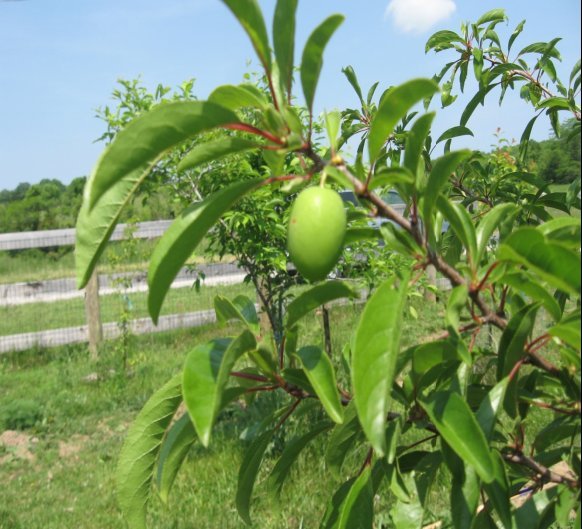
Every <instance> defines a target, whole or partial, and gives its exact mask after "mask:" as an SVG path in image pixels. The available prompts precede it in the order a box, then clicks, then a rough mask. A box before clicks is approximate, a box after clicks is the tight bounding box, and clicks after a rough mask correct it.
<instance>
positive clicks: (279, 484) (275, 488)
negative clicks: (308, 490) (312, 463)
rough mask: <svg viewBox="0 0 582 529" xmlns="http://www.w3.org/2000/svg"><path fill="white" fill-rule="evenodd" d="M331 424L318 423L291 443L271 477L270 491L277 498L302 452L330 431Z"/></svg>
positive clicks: (288, 444) (286, 447) (325, 422)
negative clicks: (322, 434) (317, 438)
mask: <svg viewBox="0 0 582 529" xmlns="http://www.w3.org/2000/svg"><path fill="white" fill-rule="evenodd" d="M330 428H331V424H330V423H329V422H327V421H322V422H319V423H317V424H316V425H315V426H314V427H313V428H312V429H311V430H310V431H309V432H308V433H306V434H304V435H302V436H301V437H297V438H295V439H293V440H292V441H289V443H287V445H286V446H285V449H284V450H283V453H282V454H281V457H280V458H279V460H278V461H277V464H276V465H275V466H274V468H273V470H272V471H271V475H270V476H269V491H270V492H271V493H272V494H273V495H274V496H275V497H276V498H279V496H280V494H281V489H282V488H283V484H284V483H285V479H286V478H287V476H288V475H289V471H290V470H291V466H292V465H293V463H295V461H296V460H297V458H298V457H299V454H301V451H302V450H303V449H304V448H305V447H306V446H307V445H308V444H309V443H310V442H311V441H313V439H315V438H316V437H317V436H318V435H319V434H321V433H323V432H325V431H327V430H329V429H330Z"/></svg>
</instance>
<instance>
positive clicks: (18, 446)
mask: <svg viewBox="0 0 582 529" xmlns="http://www.w3.org/2000/svg"><path fill="white" fill-rule="evenodd" d="M36 441H37V439H36V438H35V437H33V436H32V435H29V434H27V433H24V432H18V431H16V430H6V431H5V432H3V433H2V434H0V447H2V448H4V449H6V451H7V452H8V453H7V454H5V455H3V456H1V457H0V465H1V464H3V463H6V462H8V461H10V460H12V459H14V458H16V459H24V460H26V461H29V462H31V463H33V462H34V461H35V460H36V456H35V455H34V454H33V453H32V452H31V450H30V449H31V447H32V445H33V444H34V443H35V442H36Z"/></svg>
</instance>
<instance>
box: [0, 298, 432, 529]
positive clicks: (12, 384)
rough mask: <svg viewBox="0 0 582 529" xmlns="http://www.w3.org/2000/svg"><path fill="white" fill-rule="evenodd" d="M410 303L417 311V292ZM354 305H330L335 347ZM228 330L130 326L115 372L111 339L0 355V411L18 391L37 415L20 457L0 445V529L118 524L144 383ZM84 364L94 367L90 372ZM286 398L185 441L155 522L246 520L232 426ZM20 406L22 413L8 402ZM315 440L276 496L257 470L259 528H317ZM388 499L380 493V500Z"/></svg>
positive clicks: (236, 432) (165, 528) (175, 526)
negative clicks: (124, 448)
mask: <svg viewBox="0 0 582 529" xmlns="http://www.w3.org/2000/svg"><path fill="white" fill-rule="evenodd" d="M417 308H418V310H421V303H418V305H417ZM360 310H361V307H360V306H357V305H353V306H352V305H349V306H344V307H336V308H334V309H332V311H331V321H332V341H333V349H334V352H335V354H339V352H340V351H341V350H342V348H343V346H344V344H345V343H346V341H347V340H348V339H349V335H350V333H351V332H352V330H353V327H354V324H355V321H356V319H357V317H358V314H359V312H360ZM434 310H435V311H434V312H427V310H426V309H424V313H423V315H422V317H421V318H420V319H419V320H413V319H408V320H407V321H406V326H405V330H404V338H403V339H404V342H405V345H406V344H410V343H412V342H413V341H414V340H415V339H417V338H418V337H420V336H425V335H427V334H430V333H431V332H434V331H435V330H436V328H437V324H438V321H439V320H440V319H441V318H437V313H436V311H437V310H439V309H438V308H435V309H434ZM234 330H235V329H234V328H229V327H227V328H219V327H218V326H217V325H209V326H206V327H202V328H198V329H192V330H188V331H183V332H175V333H167V334H160V335H155V336H147V337H135V338H134V342H133V347H132V351H133V352H132V353H131V354H130V358H129V366H130V367H129V372H128V373H127V374H124V373H123V372H122V367H121V358H119V357H118V356H117V355H116V353H115V351H116V347H115V343H112V344H109V345H108V346H107V347H106V348H105V349H104V350H103V352H102V356H101V359H100V360H99V361H98V362H96V363H92V362H90V361H89V359H88V353H87V351H86V350H85V348H84V347H81V346H76V347H64V348H58V349H54V350H50V351H29V352H26V353H19V354H14V355H11V356H5V357H4V358H2V359H0V417H1V416H2V413H3V411H2V410H4V415H6V408H7V407H8V408H10V406H12V407H13V406H14V403H15V402H16V403H20V404H19V406H20V414H21V415H23V416H24V419H27V418H28V421H29V422H34V425H32V426H30V425H29V426H30V427H29V428H27V429H25V430H24V431H23V432H22V433H23V435H24V440H23V448H24V450H25V452H24V456H23V455H22V454H21V455H20V456H17V455H16V453H15V452H16V449H4V451H2V449H0V475H1V476H2V487H0V528H1V529H62V528H65V527H66V528H69V527H71V528H73V527H74V528H75V529H104V528H107V529H117V528H120V529H121V528H123V527H124V522H123V521H122V519H121V516H120V513H119V510H118V508H117V504H116V500H115V496H114V490H113V489H114V480H113V474H114V467H115V461H116V458H117V455H118V453H119V449H120V446H121V443H122V441H123V438H124V435H125V432H126V431H127V428H128V425H129V424H130V422H131V420H132V419H133V418H134V417H135V415H136V413H137V412H138V410H139V409H140V408H141V406H142V405H143V404H144V402H145V401H146V400H147V398H148V397H149V396H150V395H151V393H152V392H153V391H154V390H155V389H156V388H157V387H159V386H160V385H161V384H162V383H163V382H164V381H165V380H167V379H168V378H169V377H170V376H171V375H172V374H173V373H175V372H177V371H178V370H179V369H180V366H181V364H182V362H183V359H184V355H185V354H186V353H187V351H188V350H189V349H190V348H191V347H193V346H194V345H195V344H197V343H200V342H202V341H205V340H207V339H209V338H211V337H215V336H220V335H225V334H228V333H232V332H233V331H234ZM303 330H304V332H303V333H302V337H303V338H302V341H304V342H305V343H307V342H309V343H321V322H320V319H319V318H318V317H315V316H314V317H313V318H312V319H311V320H309V321H307V322H306V323H305V325H304V329H303ZM88 375H92V376H91V377H89V378H87V376H88ZM94 379H97V380H94ZM90 380H93V381H90ZM284 398H285V397H280V398H269V397H267V398H265V399H262V400H261V402H260V403H254V404H252V405H251V406H249V407H247V408H246V409H245V407H244V406H242V405H236V406H233V407H232V408H231V409H230V411H228V413H227V412H225V413H224V414H223V416H222V417H221V420H220V421H219V424H218V426H217V431H216V433H215V435H214V437H213V443H212V445H211V447H210V448H209V449H208V450H205V449H203V448H201V447H199V446H195V447H194V448H193V449H192V451H191V453H190V455H189V458H188V461H187V463H186V466H185V468H184V469H183V470H184V471H183V472H182V473H181V474H180V475H179V477H178V480H177V483H176V485H175V489H174V493H173V495H172V497H171V499H170V502H171V504H170V507H169V508H167V507H165V506H163V505H162V504H161V503H160V502H159V501H157V500H156V501H154V502H153V504H152V505H151V509H150V511H151V514H150V522H151V525H150V527H152V528H155V529H186V528H193V527H195V528H196V529H216V528H221V529H234V528H242V527H244V524H243V523H242V521H241V520H240V519H239V517H238V515H237V514H236V510H235V504H234V497H235V490H236V476H237V470H238V464H239V462H240V460H241V457H242V454H243V451H244V449H245V447H246V444H245V443H244V442H241V441H239V436H240V435H241V433H242V432H243V431H244V430H245V428H247V427H249V426H252V424H253V423H254V422H258V421H259V420H260V419H262V417H264V415H265V413H266V412H267V411H268V409H269V408H272V407H273V406H275V405H276V404H277V401H278V404H281V402H282V401H281V400H280V399H284ZM15 413H16V414H18V413H17V412H14V411H12V414H13V415H14V414H15ZM318 413H319V414H320V413H321V412H316V414H318ZM24 419H23V420H24ZM303 420H307V421H312V420H317V416H314V415H313V414H312V415H309V416H306V417H305V419H303ZM1 430H2V428H1V425H0V431H1ZM297 431H304V430H303V427H302V424H301V423H300V422H299V421H295V420H291V421H290V422H289V423H288V424H287V425H286V427H285V429H284V430H283V433H284V434H285V436H286V438H290V437H292V436H293V434H294V433H295V432H297ZM282 435H283V434H282ZM280 442H281V443H282V442H284V439H283V438H281V439H280ZM321 450H322V445H321V444H318V443H317V442H316V443H314V445H313V446H312V447H311V448H310V449H309V450H307V451H306V452H305V454H304V455H303V457H302V458H301V459H300V461H299V462H298V464H297V467H296V468H295V470H294V472H293V474H292V478H291V482H292V483H293V485H290V484H288V485H287V486H286V487H285V488H284V493H283V501H282V503H281V505H278V506H277V505H275V504H273V501H272V500H271V499H270V497H269V495H268V494H267V490H266V486H265V483H264V479H263V478H264V477H265V476H264V475H263V474H261V479H260V481H259V483H258V485H257V487H256V489H255V494H254V497H255V498H256V501H255V502H253V511H252V512H253V516H254V519H255V520H256V527H262V528H265V529H285V528H289V529H291V528H293V529H299V528H306V529H307V528H313V527H317V525H318V521H319V519H320V517H321V515H322V512H323V510H324V508H325V503H324V502H325V500H326V499H327V498H329V495H330V493H331V492H332V490H334V489H335V488H336V487H337V486H338V482H337V481H335V480H333V479H331V478H330V476H329V474H327V473H325V472H324V468H323V463H322V458H321ZM279 453H280V446H279V447H278V446H275V445H274V446H273V447H272V448H271V449H270V450H269V455H268V464H267V466H272V464H273V463H274V461H276V456H277V454H279ZM22 457H24V458H22ZM363 457H364V455H363V454H354V456H353V461H352V464H351V469H350V464H348V465H347V469H346V472H347V473H349V472H350V471H351V470H354V469H355V468H357V466H358V465H360V464H361V460H362V458H363ZM27 458H28V459H27ZM345 477H347V475H346V476H345ZM441 496H442V495H441ZM388 499H389V498H388V496H383V499H382V500H381V501H382V502H385V501H388ZM435 502H436V503H439V502H441V503H442V502H443V499H442V497H440V496H439V495H438V494H437V495H435Z"/></svg>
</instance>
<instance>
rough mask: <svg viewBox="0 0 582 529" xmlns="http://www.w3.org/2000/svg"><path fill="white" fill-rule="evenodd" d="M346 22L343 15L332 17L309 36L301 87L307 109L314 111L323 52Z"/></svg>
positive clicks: (302, 60) (302, 69)
mask: <svg viewBox="0 0 582 529" xmlns="http://www.w3.org/2000/svg"><path fill="white" fill-rule="evenodd" d="M343 21H344V17H343V16H342V15H331V16H330V17H328V18H326V19H325V20H324V21H323V22H322V23H321V24H320V25H319V26H317V28H315V30H314V31H313V33H312V34H311V35H310V36H309V38H308V39H307V42H306V44H305V48H304V49H303V57H302V58H301V85H302V87H303V95H304V96H305V102H306V103H307V108H308V109H309V111H310V112H311V111H312V110H313V99H314V97H315V88H316V87H317V82H318V81H319V74H320V73H321V67H322V66H323V50H324V49H325V47H326V45H327V43H328V42H329V39H330V38H331V36H332V35H333V34H334V32H335V30H336V29H337V28H338V27H339V26H340V24H341V23H342V22H343Z"/></svg>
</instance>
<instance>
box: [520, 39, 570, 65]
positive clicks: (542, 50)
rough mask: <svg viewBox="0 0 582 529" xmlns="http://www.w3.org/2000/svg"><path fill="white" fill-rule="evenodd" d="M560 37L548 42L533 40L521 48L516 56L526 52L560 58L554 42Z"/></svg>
mask: <svg viewBox="0 0 582 529" xmlns="http://www.w3.org/2000/svg"><path fill="white" fill-rule="evenodd" d="M559 40H561V39H559V38H558V39H553V40H552V41H550V42H534V43H533V44H529V45H527V46H526V47H525V48H523V49H522V50H521V51H520V52H519V53H518V54H517V56H518V57H519V56H520V55H524V54H526V53H539V54H540V55H545V56H547V57H552V58H554V59H558V60H562V57H561V56H560V52H559V51H558V50H557V49H556V43H557V42H558V41H559Z"/></svg>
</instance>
